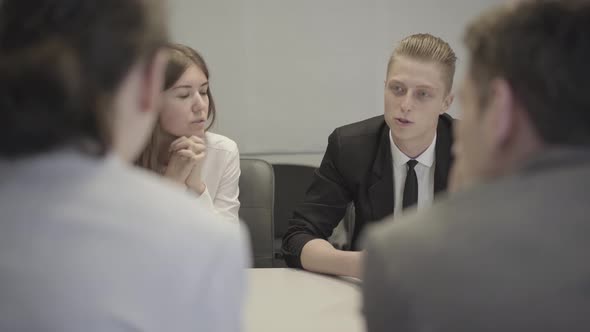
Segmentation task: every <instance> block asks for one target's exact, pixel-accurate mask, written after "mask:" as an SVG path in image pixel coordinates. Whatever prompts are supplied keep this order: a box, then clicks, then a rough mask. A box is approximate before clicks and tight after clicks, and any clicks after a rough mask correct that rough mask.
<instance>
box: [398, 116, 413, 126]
mask: <svg viewBox="0 0 590 332" xmlns="http://www.w3.org/2000/svg"><path fill="white" fill-rule="evenodd" d="M395 122H397V123H398V124H400V125H403V126H407V125H411V124H413V123H414V122H412V121H410V120H408V119H404V118H395Z"/></svg>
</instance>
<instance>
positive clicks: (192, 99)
mask: <svg viewBox="0 0 590 332" xmlns="http://www.w3.org/2000/svg"><path fill="white" fill-rule="evenodd" d="M208 91H209V80H208V79H207V77H206V76H205V73H203V71H202V70H201V69H199V67H197V66H196V65H193V66H190V67H188V68H187V70H186V71H185V72H184V73H183V74H182V76H181V77H180V78H179V79H178V81H177V82H176V83H174V85H173V86H172V87H171V88H169V89H168V90H166V91H164V92H163V98H162V102H163V104H162V107H163V108H162V112H161V113H160V125H161V127H162V129H163V130H164V131H165V132H166V133H168V134H170V135H172V136H176V137H180V136H187V137H188V136H199V137H205V129H206V127H207V117H208V115H209V96H208V95H207V92H208Z"/></svg>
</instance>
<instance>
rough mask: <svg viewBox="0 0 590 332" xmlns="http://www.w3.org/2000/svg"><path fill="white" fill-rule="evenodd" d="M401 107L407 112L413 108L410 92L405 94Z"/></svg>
mask: <svg viewBox="0 0 590 332" xmlns="http://www.w3.org/2000/svg"><path fill="white" fill-rule="evenodd" d="M402 98H403V100H402V103H401V109H402V112H404V113H407V112H409V111H411V110H412V97H411V94H410V93H406V95H405V96H403V97H402Z"/></svg>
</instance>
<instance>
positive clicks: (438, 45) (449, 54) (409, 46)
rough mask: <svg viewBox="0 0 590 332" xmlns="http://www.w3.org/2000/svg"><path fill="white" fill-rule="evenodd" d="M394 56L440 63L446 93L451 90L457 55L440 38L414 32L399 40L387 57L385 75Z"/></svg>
mask: <svg viewBox="0 0 590 332" xmlns="http://www.w3.org/2000/svg"><path fill="white" fill-rule="evenodd" d="M396 57H408V58H412V59H416V60H420V61H431V62H435V63H438V64H440V65H441V66H442V68H443V74H444V75H443V81H444V82H445V84H446V88H447V90H446V93H449V92H450V91H451V89H452V87H453V77H454V76H455V64H456V62H457V56H456V55H455V52H454V51H453V49H452V48H451V46H449V44H448V43H447V42H445V41H444V40H442V39H441V38H439V37H436V36H433V35H431V34H427V33H419V34H414V35H411V36H408V37H406V38H404V39H403V40H402V41H400V42H399V44H398V45H397V46H396V48H395V50H394V51H393V54H392V55H391V57H390V58H389V63H388V64H387V75H389V70H390V69H391V66H392V65H393V63H394V61H395V58H396Z"/></svg>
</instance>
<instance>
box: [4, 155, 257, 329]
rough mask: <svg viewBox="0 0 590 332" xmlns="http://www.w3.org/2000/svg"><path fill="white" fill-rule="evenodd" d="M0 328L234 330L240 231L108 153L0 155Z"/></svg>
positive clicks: (244, 257)
mask: <svg viewBox="0 0 590 332" xmlns="http://www.w3.org/2000/svg"><path fill="white" fill-rule="evenodd" d="M0 211H2V217H1V218H0V294H1V295H2V296H0V331H27V332H41V331H42V332H79V331H85V332H99V331H100V332H102V331H110V332H123V331H138V332H144V331H150V332H152V331H154V332H155V331H175V332H182V331H186V332H189V331H191V332H192V331H217V332H226V331H240V330H241V328H242V321H241V314H242V303H243V300H244V296H245V288H246V271H245V270H244V267H245V266H246V265H247V263H248V262H249V256H250V252H249V246H248V239H247V235H246V233H245V232H244V230H243V229H241V227H235V226H234V225H232V224H230V223H227V222H221V221H219V220H217V217H215V216H214V215H213V214H212V213H211V212H209V211H207V210H205V209H203V208H202V207H201V206H199V204H195V201H194V198H193V197H190V196H188V195H186V193H185V192H184V191H183V190H181V189H179V188H178V187H177V186H175V185H173V184H171V183H169V182H168V181H166V180H164V179H163V178H161V177H158V176H155V174H153V173H151V172H148V171H146V170H142V169H139V168H135V167H132V166H130V165H127V164H124V163H122V162H121V161H119V160H118V159H117V158H116V157H114V156H109V157H106V158H93V157H88V156H84V155H82V154H80V153H76V152H73V151H72V152H67V153H65V152H63V153H62V152H59V153H52V154H49V155H44V156H38V157H33V158H27V159H24V160H22V161H16V162H14V161H6V160H0Z"/></svg>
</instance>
